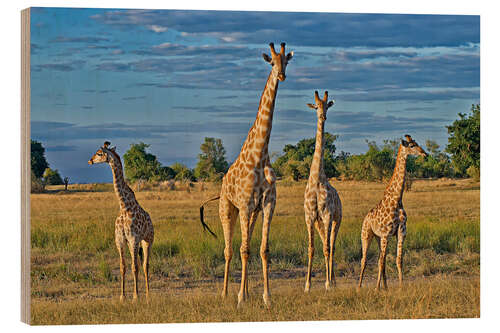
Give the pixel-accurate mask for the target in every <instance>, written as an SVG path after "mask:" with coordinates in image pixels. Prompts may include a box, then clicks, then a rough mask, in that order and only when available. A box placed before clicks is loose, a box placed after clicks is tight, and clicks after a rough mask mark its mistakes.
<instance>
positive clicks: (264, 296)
mask: <svg viewBox="0 0 500 333" xmlns="http://www.w3.org/2000/svg"><path fill="white" fill-rule="evenodd" d="M262 298H263V299H264V304H265V305H266V307H267V308H268V309H270V308H271V297H269V295H266V294H264V295H262Z"/></svg>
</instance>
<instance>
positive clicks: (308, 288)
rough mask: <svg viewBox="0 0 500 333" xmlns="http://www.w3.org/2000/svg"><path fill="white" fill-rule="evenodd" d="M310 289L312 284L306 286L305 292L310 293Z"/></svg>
mask: <svg viewBox="0 0 500 333" xmlns="http://www.w3.org/2000/svg"><path fill="white" fill-rule="evenodd" d="M310 289H311V284H310V283H306V286H305V288H304V292H305V293H308V292H309V290H310Z"/></svg>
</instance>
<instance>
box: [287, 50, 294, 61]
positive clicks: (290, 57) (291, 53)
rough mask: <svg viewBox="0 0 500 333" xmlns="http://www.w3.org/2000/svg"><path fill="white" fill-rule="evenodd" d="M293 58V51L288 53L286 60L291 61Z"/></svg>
mask: <svg viewBox="0 0 500 333" xmlns="http://www.w3.org/2000/svg"><path fill="white" fill-rule="evenodd" d="M292 58H293V51H292V52H290V53H288V54H287V55H286V61H287V62H289V61H290V60H291V59H292Z"/></svg>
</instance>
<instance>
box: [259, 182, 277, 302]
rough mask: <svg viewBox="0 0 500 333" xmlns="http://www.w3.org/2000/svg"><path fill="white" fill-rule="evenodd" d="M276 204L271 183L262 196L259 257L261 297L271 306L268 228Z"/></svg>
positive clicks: (274, 190) (274, 192) (274, 191)
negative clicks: (262, 288) (260, 262)
mask: <svg viewBox="0 0 500 333" xmlns="http://www.w3.org/2000/svg"><path fill="white" fill-rule="evenodd" d="M275 205H276V188H275V187H274V185H272V188H271V191H270V192H268V194H267V195H266V196H265V197H264V209H263V211H262V242H261V244H260V258H261V260H262V275H263V278H264V292H263V294H262V298H263V299H264V304H266V306H267V307H268V308H269V307H270V306H271V294H270V292H269V262H268V255H269V228H270V227H271V220H272V218H273V213H274V207H275Z"/></svg>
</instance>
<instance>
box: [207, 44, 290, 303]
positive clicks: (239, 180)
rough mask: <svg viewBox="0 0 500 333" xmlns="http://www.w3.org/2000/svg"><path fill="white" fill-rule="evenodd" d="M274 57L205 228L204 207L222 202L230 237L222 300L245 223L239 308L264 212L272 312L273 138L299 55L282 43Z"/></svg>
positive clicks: (268, 58) (266, 292)
mask: <svg viewBox="0 0 500 333" xmlns="http://www.w3.org/2000/svg"><path fill="white" fill-rule="evenodd" d="M269 46H270V49H271V56H269V55H267V54H265V53H264V54H262V56H263V58H264V60H265V61H266V62H268V63H269V64H271V66H272V68H271V72H270V74H269V77H268V79H267V83H266V86H265V88H264V91H263V93H262V96H261V99H260V104H259V110H258V112H257V118H256V120H255V122H254V124H253V126H252V127H251V128H250V130H249V132H248V136H247V138H246V140H245V142H244V143H243V147H242V148H241V151H240V154H239V155H238V157H237V159H236V160H235V162H234V163H233V164H232V165H231V167H230V168H229V170H228V171H227V173H226V174H225V175H224V178H223V180H222V188H221V191H220V195H219V196H217V197H215V198H211V199H209V200H207V201H205V202H204V203H203V204H202V205H201V207H200V219H201V222H202V225H203V227H204V228H208V227H207V225H206V224H205V223H204V221H203V207H204V205H205V204H206V203H208V202H209V201H213V200H217V199H219V217H220V220H221V224H222V229H223V231H224V239H225V248H224V257H225V262H226V263H225V269H224V287H223V290H222V297H223V298H225V297H226V296H227V288H228V276H229V264H230V262H231V258H232V256H233V248H232V239H233V234H234V226H235V223H236V218H237V217H238V215H239V217H240V226H241V247H240V254H241V266H242V270H241V286H240V291H239V293H238V306H240V305H241V304H242V302H244V301H245V300H246V299H247V298H248V273H247V263H248V257H249V255H250V238H251V236H252V231H253V228H254V226H255V221H256V220H257V216H258V214H259V212H260V211H262V220H263V222H262V243H261V246H260V256H261V259H262V271H263V279H264V293H263V295H262V296H263V299H264V303H265V304H266V306H268V307H269V306H270V305H271V299H270V293H269V279H268V253H269V248H268V239H269V227H270V225H271V219H272V217H273V212H274V206H275V204H276V185H275V182H276V176H275V174H274V171H273V169H272V168H271V163H270V160H269V153H268V144H269V137H270V135H271V128H272V121H273V112H274V103H275V100H276V93H277V92H278V82H279V81H285V78H286V76H285V69H286V67H287V64H288V62H289V61H290V59H292V57H293V52H290V53H288V54H286V55H285V43H281V51H280V53H276V51H275V50H274V44H273V43H270V44H269Z"/></svg>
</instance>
